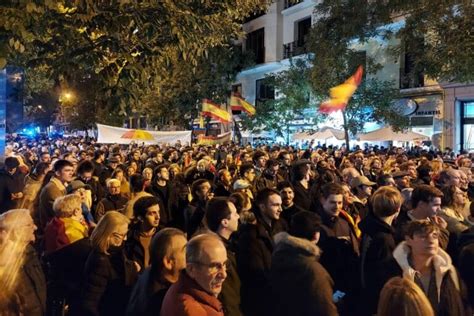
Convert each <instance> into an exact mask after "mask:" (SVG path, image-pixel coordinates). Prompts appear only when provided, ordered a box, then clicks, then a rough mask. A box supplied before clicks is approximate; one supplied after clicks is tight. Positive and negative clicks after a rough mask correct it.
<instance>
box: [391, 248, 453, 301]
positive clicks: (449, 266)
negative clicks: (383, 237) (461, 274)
mask: <svg viewBox="0 0 474 316" xmlns="http://www.w3.org/2000/svg"><path fill="white" fill-rule="evenodd" d="M409 254H410V247H409V246H408V245H407V243H406V242H405V241H403V242H401V243H400V244H399V245H398V246H397V248H395V250H394V251H393V257H394V258H395V260H396V261H397V263H398V265H399V266H400V268H401V269H402V270H403V277H405V278H408V279H409V280H411V281H414V279H415V274H416V271H415V269H413V268H412V267H411V266H410V263H409V262H408V257H409ZM433 266H434V269H435V274H436V288H437V289H438V296H439V295H440V293H441V283H442V281H443V278H444V276H445V275H446V273H450V276H451V279H452V280H453V283H454V285H455V287H456V289H457V290H458V291H459V289H460V287H459V279H458V275H457V272H456V269H455V268H454V266H453V263H452V260H451V257H450V256H449V255H448V254H447V253H446V252H445V251H444V250H443V249H441V247H439V250H438V254H437V255H436V256H435V257H434V258H433ZM438 298H439V297H438Z"/></svg>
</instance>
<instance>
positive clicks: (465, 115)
mask: <svg viewBox="0 0 474 316" xmlns="http://www.w3.org/2000/svg"><path fill="white" fill-rule="evenodd" d="M461 126H462V127H461V150H473V149H474V101H465V102H461Z"/></svg>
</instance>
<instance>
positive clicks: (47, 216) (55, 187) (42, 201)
mask: <svg viewBox="0 0 474 316" xmlns="http://www.w3.org/2000/svg"><path fill="white" fill-rule="evenodd" d="M64 195H66V187H65V186H64V184H63V183H62V182H61V181H60V180H59V179H58V178H56V177H54V176H53V177H52V178H51V180H50V181H49V182H48V183H47V184H46V185H45V186H44V187H43V189H41V192H40V197H39V209H38V212H39V219H40V226H41V227H39V228H40V229H44V228H45V227H46V224H48V223H49V221H50V220H51V219H52V218H53V217H54V211H53V203H54V201H55V200H56V199H57V198H58V197H61V196H64Z"/></svg>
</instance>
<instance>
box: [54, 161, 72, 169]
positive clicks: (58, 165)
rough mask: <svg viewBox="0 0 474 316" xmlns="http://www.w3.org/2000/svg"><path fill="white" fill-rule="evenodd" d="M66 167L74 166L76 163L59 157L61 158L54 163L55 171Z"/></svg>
mask: <svg viewBox="0 0 474 316" xmlns="http://www.w3.org/2000/svg"><path fill="white" fill-rule="evenodd" d="M64 167H74V165H73V164H72V162H70V161H68V160H64V159H59V160H56V162H55V163H54V167H53V169H54V172H58V171H61V170H63V168H64Z"/></svg>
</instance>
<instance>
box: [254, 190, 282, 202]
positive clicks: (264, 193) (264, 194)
mask: <svg viewBox="0 0 474 316" xmlns="http://www.w3.org/2000/svg"><path fill="white" fill-rule="evenodd" d="M272 195H278V196H280V192H278V191H277V190H275V189H270V188H264V189H261V190H260V191H258V193H257V198H256V199H255V204H256V205H261V204H265V203H266V202H267V201H268V198H269V197H270V196H272Z"/></svg>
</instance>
